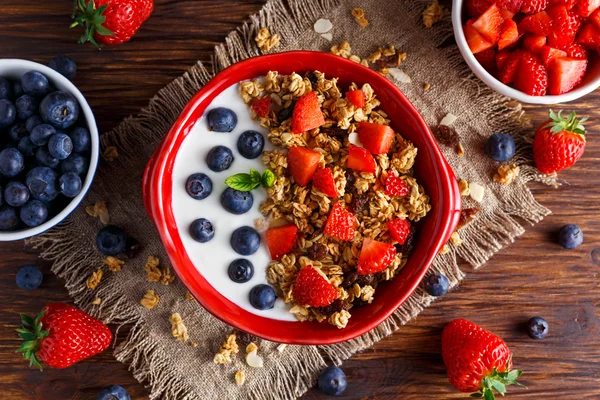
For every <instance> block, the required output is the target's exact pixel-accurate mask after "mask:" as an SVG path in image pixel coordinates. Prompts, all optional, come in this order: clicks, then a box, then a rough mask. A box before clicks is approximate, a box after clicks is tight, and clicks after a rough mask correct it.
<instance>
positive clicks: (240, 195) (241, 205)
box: [221, 188, 254, 215]
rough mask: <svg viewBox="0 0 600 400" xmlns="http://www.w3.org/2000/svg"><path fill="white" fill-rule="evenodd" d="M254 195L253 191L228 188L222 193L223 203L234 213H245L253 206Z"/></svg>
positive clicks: (224, 206) (225, 207)
mask: <svg viewBox="0 0 600 400" xmlns="http://www.w3.org/2000/svg"><path fill="white" fill-rule="evenodd" d="M253 203H254V197H253V196H252V193H251V192H241V191H239V190H235V189H233V188H227V189H225V190H224V191H223V193H222V194H221V205H222V206H223V208H224V209H226V210H227V211H229V212H230V213H232V214H237V215H239V214H244V213H245V212H248V210H250V209H251V208H252V204H253Z"/></svg>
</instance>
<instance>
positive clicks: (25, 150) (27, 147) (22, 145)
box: [17, 136, 36, 157]
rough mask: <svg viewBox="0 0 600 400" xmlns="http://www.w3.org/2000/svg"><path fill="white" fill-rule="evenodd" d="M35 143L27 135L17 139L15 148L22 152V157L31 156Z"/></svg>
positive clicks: (33, 152)
mask: <svg viewBox="0 0 600 400" xmlns="http://www.w3.org/2000/svg"><path fill="white" fill-rule="evenodd" d="M35 148H36V146H35V144H33V142H32V141H31V139H30V138H29V136H27V137H24V138H22V139H21V140H19V143H18V144H17V150H19V151H20V152H21V154H23V156H24V157H31V156H33V155H34V154H35Z"/></svg>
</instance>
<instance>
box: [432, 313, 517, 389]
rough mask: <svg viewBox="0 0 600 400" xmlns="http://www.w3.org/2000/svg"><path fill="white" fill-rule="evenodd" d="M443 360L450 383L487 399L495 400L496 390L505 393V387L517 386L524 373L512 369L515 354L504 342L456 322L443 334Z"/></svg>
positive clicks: (467, 322)
mask: <svg viewBox="0 0 600 400" xmlns="http://www.w3.org/2000/svg"><path fill="white" fill-rule="evenodd" d="M442 358H443V359H444V364H446V371H447V373H448V379H449V380H450V383H451V384H452V385H453V386H454V387H455V388H456V389H458V390H460V391H461V392H465V393H471V392H473V394H472V395H471V396H472V397H481V398H484V399H485V400H493V399H495V398H496V397H495V394H494V391H495V392H497V393H498V394H500V395H502V396H503V395H504V394H505V393H506V386H508V385H518V386H523V385H521V384H519V383H518V382H517V379H518V378H519V377H520V376H521V374H522V371H519V370H511V368H512V353H511V351H510V349H509V348H508V346H507V345H506V343H505V342H504V340H502V339H500V338H499V337H498V336H496V335H494V334H493V333H491V332H488V331H486V330H485V329H483V328H482V327H480V326H478V325H475V324H474V323H472V322H470V321H467V320H466V319H455V320H454V321H452V322H450V323H449V324H448V325H446V327H445V328H444V332H443V333H442Z"/></svg>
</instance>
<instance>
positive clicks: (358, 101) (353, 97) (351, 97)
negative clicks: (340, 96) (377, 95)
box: [346, 89, 367, 108]
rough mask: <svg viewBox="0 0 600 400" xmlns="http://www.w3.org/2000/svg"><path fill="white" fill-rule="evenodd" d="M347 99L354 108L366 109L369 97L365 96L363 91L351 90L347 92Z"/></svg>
mask: <svg viewBox="0 0 600 400" xmlns="http://www.w3.org/2000/svg"><path fill="white" fill-rule="evenodd" d="M346 98H347V99H348V101H349V102H350V103H352V105H353V106H355V107H358V108H364V107H365V103H366V101H367V96H365V92H363V91H362V90H360V89H358V90H351V91H349V92H346Z"/></svg>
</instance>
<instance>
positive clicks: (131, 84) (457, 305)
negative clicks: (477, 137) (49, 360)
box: [0, 0, 600, 400]
mask: <svg viewBox="0 0 600 400" xmlns="http://www.w3.org/2000/svg"><path fill="white" fill-rule="evenodd" d="M223 3H225V5H224V4H223ZM262 3H263V2H262V1H232V0H228V1H227V2H223V1H217V0H203V1H202V2H198V1H194V0H160V1H157V2H156V9H155V12H154V15H153V17H152V18H151V19H150V20H149V21H148V22H147V23H146V24H145V25H144V27H143V29H142V30H141V32H139V34H138V35H137V36H136V37H135V39H134V40H133V41H132V42H130V43H128V44H126V45H123V46H119V47H112V48H110V47H107V48H105V49H104V50H102V51H100V52H99V51H97V50H95V49H94V48H93V47H91V46H79V45H76V44H75V41H76V39H77V36H78V34H77V32H75V31H74V30H72V31H70V30H69V28H68V25H69V22H70V18H69V15H70V11H71V9H70V6H71V2H68V1H64V2H44V4H43V6H42V5H41V3H35V2H34V3H31V2H21V1H17V0H0V8H1V9H2V13H0V37H1V38H2V41H1V43H2V45H1V46H2V57H15V58H27V59H33V60H35V61H40V62H47V61H48V60H50V59H51V58H52V57H53V56H54V55H56V54H66V55H69V56H71V57H73V58H74V59H75V60H76V61H77V62H78V65H79V71H80V72H79V74H78V77H77V78H76V80H75V83H76V84H77V85H79V86H80V88H81V89H82V91H83V92H84V94H85V95H86V96H87V98H88V100H89V101H90V103H91V105H92V108H93V109H94V111H95V113H96V116H97V120H98V124H99V126H100V129H101V130H103V131H105V130H108V129H110V128H112V127H114V126H115V125H117V124H118V122H119V121H120V120H121V119H123V118H124V117H126V116H128V115H129V114H131V113H134V112H136V111H137V110H139V109H140V108H141V107H143V106H145V105H146V104H147V101H148V99H149V98H150V97H151V96H152V95H153V94H155V93H156V91H158V90H159V89H160V88H162V87H163V86H164V85H166V84H167V83H168V82H169V81H171V80H172V79H173V78H175V77H177V76H178V75H180V74H181V73H182V72H183V71H184V70H185V69H186V68H187V67H189V66H190V65H191V64H193V63H194V62H195V61H196V60H198V59H199V60H202V61H204V62H208V61H209V60H210V55H211V52H212V48H213V46H214V45H215V44H217V43H219V42H221V41H222V40H223V38H224V36H225V34H226V33H227V32H228V31H230V30H232V29H235V28H236V27H237V26H239V24H240V23H241V22H242V21H244V20H245V19H246V18H247V16H248V15H250V14H252V13H254V12H256V11H257V10H258V9H259V8H260V6H261V5H262ZM115 91H118V92H119V96H120V99H119V102H118V105H117V104H115V101H114V93H115ZM598 104H600V93H598V92H596V93H593V94H591V95H589V96H587V97H586V98H585V99H584V100H583V101H579V102H576V103H574V104H570V105H568V106H564V108H565V109H574V110H577V111H578V112H580V113H582V114H585V115H587V116H589V117H591V119H592V123H591V124H590V125H589V126H590V128H591V129H590V131H591V132H592V135H590V139H589V144H588V148H587V150H586V154H585V156H584V158H583V160H582V161H581V162H580V163H578V165H577V166H576V167H574V168H573V169H571V170H569V171H565V172H564V173H562V174H561V178H563V179H565V180H566V181H568V182H569V185H565V186H563V187H562V188H560V189H557V190H554V189H550V188H547V187H542V186H541V185H534V188H535V192H536V195H537V197H538V199H539V200H540V201H541V202H542V203H543V204H545V205H546V206H548V207H549V208H550V209H552V210H553V211H554V215H552V216H550V217H548V218H547V219H546V220H545V221H543V222H542V223H540V224H538V225H536V226H535V227H532V228H529V229H528V231H527V233H526V234H525V235H524V236H523V237H521V238H519V239H518V240H517V241H516V243H515V244H513V245H512V246H510V247H508V248H507V249H505V250H503V251H502V252H501V253H500V254H499V255H497V256H496V257H494V259H492V260H491V261H490V262H489V263H488V264H487V265H486V266H485V268H484V269H482V270H480V271H478V272H477V273H469V274H468V276H467V279H466V280H465V281H464V282H463V283H462V285H461V286H460V288H458V289H457V290H455V291H454V292H452V293H450V294H449V295H447V296H445V297H444V298H443V299H440V300H439V301H438V302H437V303H436V304H435V305H434V306H433V307H430V308H429V309H427V310H425V311H424V312H423V313H422V314H421V315H420V316H419V317H418V318H417V319H416V320H415V321H413V322H411V323H410V324H409V325H407V326H405V327H403V328H402V329H401V330H400V332H398V333H396V334H394V335H392V336H390V337H388V338H386V339H385V340H383V341H381V342H380V343H378V344H377V345H376V346H374V347H373V348H372V349H369V350H367V351H365V352H363V353H362V354H359V355H357V356H356V357H354V358H353V359H352V360H350V361H348V362H347V363H345V366H344V370H345V371H346V372H347V374H348V378H349V382H350V383H349V387H348V390H347V391H346V393H345V394H344V396H342V397H340V398H347V399H358V398H364V399H367V398H368V399H397V398H402V399H409V400H421V399H424V398H432V399H450V398H464V397H465V396H464V395H463V394H461V393H457V392H456V391H455V390H454V389H453V388H452V387H451V386H450V385H449V384H448V382H447V379H446V377H445V370H444V366H443V363H442V360H441V357H440V332H441V330H442V328H443V326H444V325H445V324H446V323H447V322H448V321H450V320H451V319H453V318H458V317H464V318H469V319H471V320H473V321H475V322H477V323H480V324H482V325H484V326H485V327H486V328H488V329H490V330H492V331H494V332H496V333H497V334H499V335H501V336H502V337H504V338H505V340H506V341H507V342H508V343H509V345H510V346H511V348H512V349H513V351H514V353H515V364H516V366H517V367H519V368H521V369H523V370H525V371H526V374H525V375H524V377H523V380H524V383H526V384H527V385H528V386H529V389H528V390H524V389H512V390H511V392H512V393H511V398H513V399H530V398H531V397H533V396H535V398H536V399H567V400H568V399H571V400H575V399H577V400H579V399H597V398H599V397H600V384H599V383H600V363H599V362H598V361H597V360H598V359H600V335H598V332H599V331H600V314H598V311H597V310H598V307H599V306H600V291H599V290H598V286H599V281H598V268H599V267H600V246H599V245H598V243H600V234H599V233H598V227H599V225H598V222H597V218H598V201H599V199H600V163H599V161H600V142H598V139H597V138H596V137H595V136H596V135H595V133H596V132H598V130H599V129H598V128H599V127H600V124H599V122H600V110H598V108H597V105H598ZM546 111H547V110H546V108H545V107H527V112H528V113H529V115H530V116H531V117H532V119H533V120H534V121H535V122H536V123H539V122H541V121H543V120H544V119H545V113H546ZM569 222H576V223H578V224H579V225H580V226H581V227H582V228H583V230H584V232H585V243H584V244H583V245H582V246H581V247H580V248H579V249H577V250H574V251H566V250H562V249H560V248H559V247H558V246H557V245H556V244H554V243H553V241H552V237H553V233H554V232H556V230H557V229H558V228H559V227H560V226H561V225H563V224H565V223H569ZM0 255H1V256H0V268H1V269H2V273H3V279H2V280H1V281H0V304H2V305H3V307H2V308H1V310H0V320H1V321H3V323H2V324H1V325H0V382H1V385H2V391H3V394H2V398H10V399H15V400H18V399H31V398H35V399H45V400H53V399H92V398H94V396H95V393H96V392H97V391H98V389H99V388H101V387H103V386H107V385H110V384H120V385H122V386H124V387H126V388H127V389H128V390H129V391H130V393H131V394H132V398H134V399H144V398H147V391H146V389H145V388H144V387H143V386H142V385H140V384H138V383H137V382H136V381H135V380H134V379H133V377H132V376H131V373H130V372H128V371H127V368H126V367H125V366H124V365H122V364H120V363H118V362H116V361H115V360H114V359H113V358H112V356H111V355H110V353H109V352H106V353H104V354H101V355H99V356H97V357H94V358H92V359H90V360H87V361H85V362H82V363H80V364H78V365H76V366H74V367H72V368H69V369H66V370H46V371H44V372H43V373H40V372H38V371H36V370H32V369H28V368H27V366H26V364H25V363H24V362H23V361H22V360H20V356H19V355H18V354H16V353H14V349H16V347H17V340H16V336H15V334H14V329H15V328H16V325H17V323H18V313H21V312H29V313H32V312H34V311H36V310H39V309H40V308H41V307H42V306H43V305H45V304H46V303H48V302H50V301H69V298H68V296H67V294H66V291H65V290H64V288H63V283H62V282H60V281H59V280H58V279H56V277H54V276H53V275H52V274H51V273H50V271H49V265H47V264H46V263H43V262H41V261H39V260H38V259H37V255H36V254H35V252H31V251H27V250H25V249H24V246H23V243H20V242H18V243H3V244H0ZM26 264H38V265H41V266H42V269H43V271H44V274H45V280H44V283H43V285H42V288H41V289H39V290H37V291H34V292H31V293H24V292H22V291H19V290H18V289H17V288H16V286H15V284H14V279H15V274H16V272H17V271H18V269H19V267H21V266H22V265H26ZM533 315H541V316H544V317H545V318H546V319H547V320H548V321H549V322H550V329H551V333H550V335H549V336H548V338H546V339H545V340H543V341H533V340H531V339H529V338H528V337H527V336H526V335H525V334H524V332H523V330H522V329H521V327H520V325H521V324H522V323H523V322H524V321H526V320H527V319H528V318H529V317H531V316H533ZM124 333H125V332H121V335H123V334H124ZM305 398H307V399H316V398H321V396H320V395H319V392H318V391H317V390H312V391H311V392H309V394H307V395H306V396H305Z"/></svg>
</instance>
